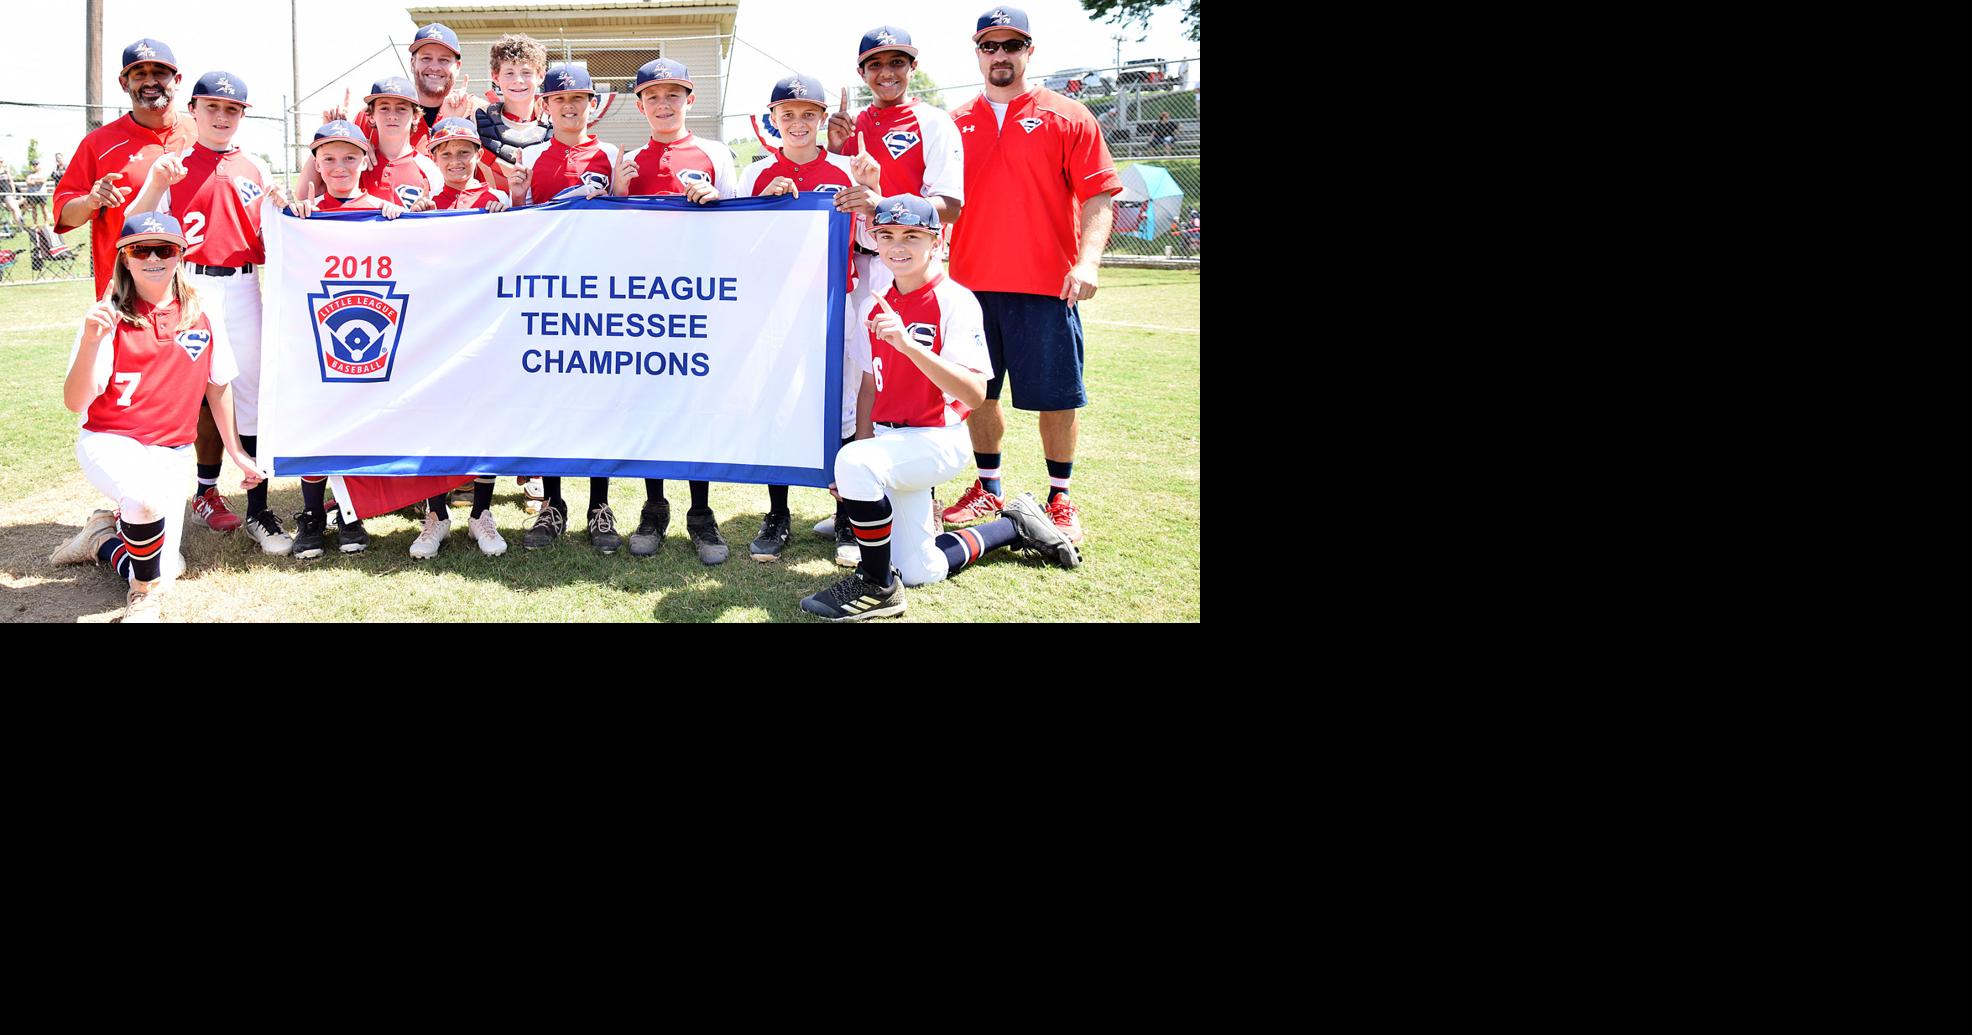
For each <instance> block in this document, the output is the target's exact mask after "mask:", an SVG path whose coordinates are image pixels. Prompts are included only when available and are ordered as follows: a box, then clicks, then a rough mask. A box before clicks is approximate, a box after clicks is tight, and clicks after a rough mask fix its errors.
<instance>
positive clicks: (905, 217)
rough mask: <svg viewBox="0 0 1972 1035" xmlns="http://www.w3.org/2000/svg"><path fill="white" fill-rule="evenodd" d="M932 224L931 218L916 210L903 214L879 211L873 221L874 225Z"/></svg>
mask: <svg viewBox="0 0 1972 1035" xmlns="http://www.w3.org/2000/svg"><path fill="white" fill-rule="evenodd" d="M930 224H931V221H930V220H928V219H926V218H924V217H923V216H920V215H918V214H917V213H916V212H905V213H903V214H902V215H892V214H890V213H888V212H878V213H877V214H876V219H875V220H873V221H872V222H871V225H872V226H929V225H930Z"/></svg>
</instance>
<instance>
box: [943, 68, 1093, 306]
mask: <svg viewBox="0 0 1972 1035" xmlns="http://www.w3.org/2000/svg"><path fill="white" fill-rule="evenodd" d="M954 118H955V121H956V122H957V123H958V126H959V136H960V137H961V138H962V139H964V141H965V180H966V206H965V214H964V215H963V216H961V217H960V218H959V219H958V220H956V221H954V222H953V223H952V277H953V278H954V279H956V280H958V281H960V282H961V283H963V284H965V285H966V286H967V287H969V288H971V289H973V290H974V291H1016V292H1020V293H1023V294H1029V295H1054V296H1056V297H1060V295H1061V282H1062V281H1063V280H1064V279H1066V278H1067V276H1068V271H1069V269H1071V268H1072V267H1073V266H1074V265H1075V253H1076V245H1077V241H1078V238H1079V234H1080V227H1081V218H1082V202H1084V201H1087V200H1088V199H1090V198H1093V197H1095V196H1096V195H1098V194H1115V193H1117V192H1119V191H1121V190H1122V189H1123V180H1122V178H1121V177H1119V176H1118V175H1117V174H1116V163H1115V162H1113V161H1111V160H1110V157H1109V147H1108V145H1106V144H1104V143H1103V141H1102V130H1101V129H1100V128H1099V127H1097V125H1096V120H1095V118H1094V117H1093V116H1091V115H1090V114H1089V109H1087V108H1085V107H1083V106H1082V105H1081V104H1080V103H1079V102H1076V101H1071V100H1069V99H1068V98H1066V97H1063V96H1062V95H1060V94H1058V93H1055V92H1054V91H1053V90H1049V89H1046V88H1045V87H1043V88H1037V89H1033V90H1029V91H1028V92H1026V93H1024V94H1022V95H1021V96H1020V97H1018V98H1016V99H1015V100H1014V101H1013V102H1012V103H1010V104H1008V105H1007V114H1006V124H1005V125H1001V124H1000V123H999V122H998V120H996V119H995V118H994V117H993V109H992V107H991V105H990V104H988V102H987V100H986V95H985V94H980V95H979V97H978V98H977V99H976V100H974V101H973V102H972V104H971V105H969V106H968V107H966V108H965V109H964V110H962V111H960V112H959V113H958V115H957V116H955V117H954Z"/></svg>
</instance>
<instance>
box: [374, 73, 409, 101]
mask: <svg viewBox="0 0 1972 1035" xmlns="http://www.w3.org/2000/svg"><path fill="white" fill-rule="evenodd" d="M379 97H395V98H397V99H399V100H405V101H410V102H411V103H412V104H418V103H419V101H418V90H417V88H416V87H414V86H412V85H411V81H410V80H409V79H406V78H404V77H403V76H401V75H394V76H391V77H390V78H388V79H379V80H377V81H376V82H374V83H371V84H370V92H369V93H368V94H367V95H365V96H364V98H363V103H364V104H369V103H370V102H372V101H375V100H376V99H377V98H379Z"/></svg>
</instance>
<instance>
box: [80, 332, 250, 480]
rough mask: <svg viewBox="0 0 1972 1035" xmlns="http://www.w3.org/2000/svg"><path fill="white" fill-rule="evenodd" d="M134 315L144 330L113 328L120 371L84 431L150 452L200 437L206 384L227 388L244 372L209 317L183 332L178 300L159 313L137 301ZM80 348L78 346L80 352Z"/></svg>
mask: <svg viewBox="0 0 1972 1035" xmlns="http://www.w3.org/2000/svg"><path fill="white" fill-rule="evenodd" d="M137 315H138V316H140V317H142V318H143V320H144V324H143V326H141V327H138V326H133V325H131V324H128V323H125V322H124V321H123V320H121V319H119V320H117V322H116V330H115V332H114V336H115V338H116V344H115V346H114V348H115V351H116V363H115V365H114V366H113V367H112V368H111V369H112V373H111V374H110V383H109V387H108V388H105V389H104V390H103V394H101V395H99V396H97V397H96V401H95V402H92V403H90V404H89V412H88V413H87V414H86V416H85V417H84V419H83V422H82V427H83V429H84V430H87V431H106V432H109V433H111V434H115V435H124V436H127V437H130V438H134V439H136V440H137V441H139V442H142V443H143V444H145V445H147V446H182V445H185V444H187V443H189V442H191V441H192V439H194V438H196V437H198V431H199V400H200V399H202V398H204V397H205V386H206V384H207V383H208V382H210V383H212V384H216V385H223V384H229V383H231V382H232V380H233V378H235V377H237V376H238V375H239V368H237V367H236V366H234V364H233V356H232V353H231V352H230V351H229V350H228V349H227V347H226V342H225V340H224V338H222V337H221V336H220V335H218V334H215V333H213V330H212V321H211V320H208V319H207V318H206V315H205V314H204V313H200V314H199V318H198V319H197V320H194V321H192V323H191V325H190V326H189V327H182V328H181V327H179V326H178V302H177V300H176V299H167V300H166V301H165V303H164V304H163V305H162V306H158V307H155V308H153V307H152V306H151V305H150V303H148V302H145V301H143V300H142V299H138V301H137ZM81 345H82V342H81V340H80V339H77V341H76V346H77V347H78V348H80V347H81ZM70 362H74V360H73V359H72V358H71V360H70Z"/></svg>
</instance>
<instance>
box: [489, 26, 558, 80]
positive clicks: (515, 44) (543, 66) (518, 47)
mask: <svg viewBox="0 0 1972 1035" xmlns="http://www.w3.org/2000/svg"><path fill="white" fill-rule="evenodd" d="M509 61H512V62H513V63H515V64H525V63H532V64H533V65H534V71H535V73H536V74H537V75H547V74H548V48H546V47H544V46H542V45H541V42H540V41H539V40H537V39H535V38H534V37H532V36H522V35H520V34H519V33H513V32H510V33H507V34H506V35H505V36H502V37H500V38H499V39H498V40H496V41H495V42H494V44H493V50H492V51H491V52H490V53H489V54H488V55H487V65H488V67H487V72H489V73H490V74H491V75H492V76H493V78H495V79H498V78H499V77H500V66H501V65H503V64H506V63H507V62H509Z"/></svg>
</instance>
